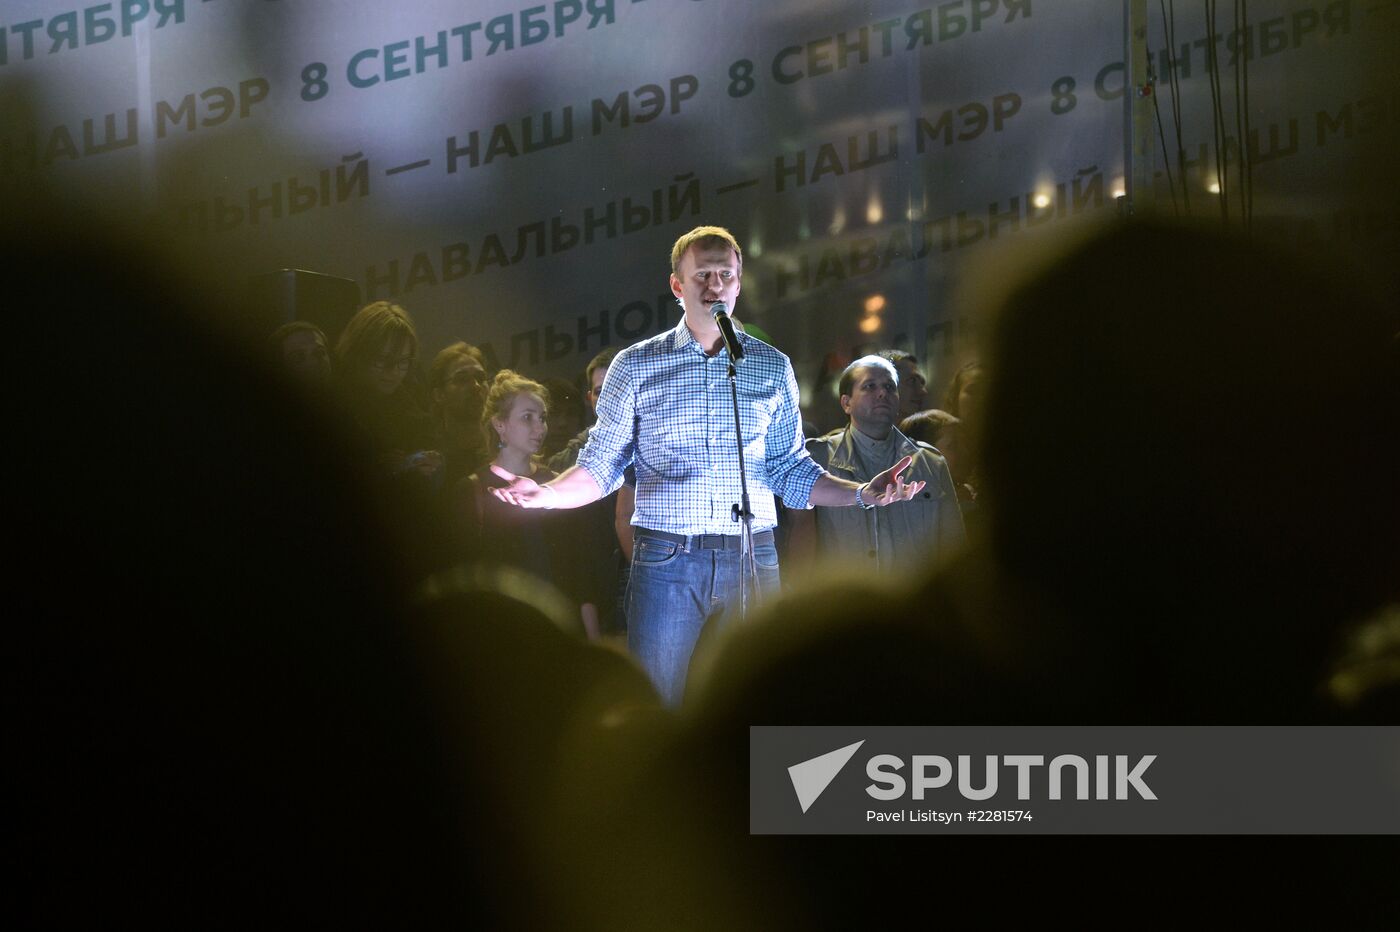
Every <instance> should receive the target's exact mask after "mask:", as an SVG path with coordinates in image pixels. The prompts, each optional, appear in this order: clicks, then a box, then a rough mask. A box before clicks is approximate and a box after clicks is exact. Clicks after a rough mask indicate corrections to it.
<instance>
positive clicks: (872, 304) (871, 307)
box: [865, 294, 885, 314]
mask: <svg viewBox="0 0 1400 932" xmlns="http://www.w3.org/2000/svg"><path fill="white" fill-rule="evenodd" d="M884 309H885V296H884V295H882V294H873V295H871V296H870V297H868V298H866V299H865V313H867V314H878V313H880V312H881V311H883V310H884Z"/></svg>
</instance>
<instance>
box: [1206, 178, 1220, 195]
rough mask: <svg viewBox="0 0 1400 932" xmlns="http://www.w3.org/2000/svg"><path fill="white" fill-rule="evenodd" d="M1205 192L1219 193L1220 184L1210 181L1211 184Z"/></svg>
mask: <svg viewBox="0 0 1400 932" xmlns="http://www.w3.org/2000/svg"><path fill="white" fill-rule="evenodd" d="M1206 190H1207V191H1209V192H1210V193H1211V194H1219V193H1220V184H1219V182H1215V181H1212V182H1211V183H1210V185H1209V186H1208V187H1207V188H1206Z"/></svg>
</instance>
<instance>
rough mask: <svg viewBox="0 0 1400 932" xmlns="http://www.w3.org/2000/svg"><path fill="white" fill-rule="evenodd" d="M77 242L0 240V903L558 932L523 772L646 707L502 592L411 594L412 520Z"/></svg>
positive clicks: (184, 305)
mask: <svg viewBox="0 0 1400 932" xmlns="http://www.w3.org/2000/svg"><path fill="white" fill-rule="evenodd" d="M77 229H79V228H78V227H76V226H68V227H66V228H61V229H57V230H55V231H54V232H53V233H52V234H50V233H47V232H46V231H45V230H43V229H41V228H40V227H39V226H38V225H37V224H34V223H29V224H26V225H25V228H24V235H23V237H13V236H10V235H8V234H7V233H3V232H0V248H3V252H0V255H3V256H4V259H3V261H4V264H5V268H6V271H7V272H8V273H9V274H8V275H7V276H6V280H7V282H8V283H9V297H10V300H11V301H13V302H14V306H15V307H19V308H23V309H24V312H23V313H20V314H17V315H15V321H14V323H15V329H14V331H13V333H14V336H15V337H16V339H17V343H16V344H15V345H16V346H17V347H24V348H25V350H24V351H23V352H20V353H18V354H17V358H16V359H15V361H14V363H13V364H12V365H11V366H9V367H7V368H6V373H7V378H8V379H10V380H11V384H10V391H11V393H12V397H14V398H23V397H28V398H29V401H28V403H25V404H22V405H20V406H19V407H18V409H17V410H16V411H15V414H14V417H13V420H12V422H11V424H12V427H11V430H12V438H13V441H14V443H15V446H14V447H13V449H15V450H16V451H22V453H23V456H22V457H19V458H18V459H17V461H16V462H15V463H14V466H15V470H14V471H13V473H12V474H13V475H14V481H15V482H16V483H17V485H16V488H19V489H23V493H22V494H19V495H15V496H13V497H12V501H11V503H10V506H9V509H8V511H9V514H10V515H11V519H10V530H11V534H12V540H13V541H15V542H16V544H17V547H16V553H15V557H14V558H13V559H12V561H11V562H10V566H9V571H8V574H7V575H8V577H9V585H10V589H11V591H12V593H14V594H16V595H17V596H18V598H17V599H15V600H13V601H12V604H11V608H10V612H9V618H10V626H11V629H12V631H13V632H14V634H15V639H16V641H17V644H16V645H15V647H14V648H13V649H12V650H11V651H10V652H7V657H8V658H9V662H10V664H11V669H10V670H9V675H8V676H7V677H6V682H7V702H6V718H7V721H8V723H9V725H10V727H9V728H7V733H8V734H9V735H11V738H12V740H11V743H10V746H9V750H10V752H11V753H10V755H9V757H10V760H11V762H10V765H9V769H10V772H11V773H12V774H13V775H14V779H15V783H16V787H15V792H16V797H15V798H16V799H17V800H18V801H19V802H18V803H17V806H16V809H17V812H16V818H15V819H14V820H12V822H11V829H10V831H9V832H7V849H9V855H8V857H7V861H8V862H9V864H10V866H11V867H12V872H13V876H14V879H15V880H16V881H17V882H18V883H19V885H20V887H21V888H22V890H23V891H24V892H23V899H22V901H21V908H20V913H21V915H23V916H25V917H26V918H28V919H29V920H30V921H35V920H40V921H43V922H46V923H49V924H54V925H66V924H68V923H69V922H74V923H77V922H82V921H84V920H87V921H88V922H91V921H92V920H97V919H99V917H100V921H102V922H104V923H113V922H118V923H119V922H121V921H122V920H123V919H124V918H127V917H130V918H131V919H137V918H138V917H139V919H140V921H142V922H143V923H144V922H150V921H152V920H155V921H160V920H162V919H165V920H167V921H168V920H172V919H173V920H177V921H181V922H188V921H190V920H196V921H198V920H202V919H205V918H206V917H211V916H217V917H218V918H219V919H220V920H225V921H227V920H230V919H231V920H233V921H235V922H243V923H246V922H256V921H265V919H266V917H267V916H269V915H277V916H282V917H287V918H292V917H296V918H298V919H301V920H302V921H306V920H312V921H315V922H318V923H322V922H330V923H333V924H346V925H348V924H356V925H358V924H363V923H365V922H367V921H368V922H376V921H377V922H378V923H382V924H388V923H391V922H393V923H398V922H403V921H405V920H408V921H413V920H414V919H417V920H420V921H421V920H423V919H430V918H431V919H449V920H455V921H463V920H466V921H472V922H474V923H479V924H481V925H483V926H485V927H491V928H494V927H502V928H538V927H549V926H558V925H560V924H562V923H564V922H565V921H566V917H567V916H570V915H572V914H573V912H574V907H572V906H569V905H564V904H562V903H561V901H560V898H559V897H560V895H562V892H561V888H559V887H557V886H553V885H551V884H550V882H549V878H550V875H551V870H550V869H549V865H550V864H551V863H552V858H553V857H554V855H553V854H551V852H552V851H553V850H554V848H555V846H557V845H558V844H560V842H559V841H558V840H557V837H556V836H557V835H558V834H559V833H560V832H561V831H562V832H563V833H564V834H565V835H567V836H569V837H573V836H572V834H571V833H569V832H568V831H567V827H564V828H562V829H561V825H563V823H564V818H565V816H564V815H562V814H561V812H562V810H561V809H560V808H559V806H558V805H556V802H555V800H557V799H558V798H559V794H558V793H557V792H554V791H553V790H552V789H551V790H550V791H549V792H546V791H545V789H543V788H542V787H550V788H552V787H555V786H557V785H558V783H559V781H560V773H561V772H569V771H570V770H571V769H573V767H572V765H571V764H570V760H571V756H570V755H571V753H575V752H577V749H578V748H589V747H592V746H593V745H595V744H597V743H599V741H598V740H595V739H594V738H592V737H590V736H592V735H594V734H598V733H600V732H601V731H603V730H606V732H607V734H609V735H612V736H613V739H614V740H621V738H620V737H619V736H622V735H626V734H627V733H628V732H627V731H626V727H625V725H626V722H627V716H626V715H625V714H623V712H622V711H619V710H624V711H625V710H626V709H627V708H638V709H641V710H645V709H646V708H648V707H649V704H650V707H651V708H655V698H654V696H653V695H652V694H651V692H650V690H649V688H648V687H647V685H646V681H645V678H644V677H643V676H642V675H641V673H640V672H639V671H637V670H636V669H635V668H634V667H633V666H632V665H631V664H629V663H627V662H626V661H625V660H624V659H622V658H620V657H616V656H614V655H611V654H607V653H605V652H602V651H600V650H598V649H595V648H591V647H589V646H588V645H585V644H583V643H582V642H580V641H579V640H578V639H577V638H574V637H570V636H569V635H567V634H565V633H564V632H563V631H562V630H561V629H560V628H559V626H558V625H557V624H556V623H555V622H554V620H553V618H552V617H551V616H550V615H549V613H548V612H547V611H543V610H541V609H539V608H536V607H533V603H532V601H531V599H530V598H527V597H525V596H527V595H529V594H528V593H522V594H521V597H511V596H507V595H502V594H501V593H499V592H493V591H483V590H468V591H466V592H465V593H464V592H461V591H457V590H442V589H441V587H439V590H438V594H437V596H436V597H435V598H434V599H433V600H430V601H429V602H426V603H423V602H420V601H419V600H420V596H419V595H417V593H419V592H420V588H421V584H422V582H421V581H422V580H424V579H425V578H427V577H428V574H429V572H430V571H431V570H432V569H434V568H435V567H436V566H437V565H439V564H440V562H441V561H442V560H443V559H444V555H443V554H441V553H437V552H434V551H433V548H432V547H431V546H428V544H427V543H425V542H430V541H433V540H439V539H445V537H443V536H442V535H439V534H438V533H437V532H436V531H434V530H433V526H434V521H435V519H434V516H433V515H432V514H431V513H429V512H423V513H412V514H408V513H405V512H403V511H401V510H400V509H399V507H397V505H396V504H393V503H391V504H386V502H389V501H391V500H389V499H386V497H385V494H384V489H383V488H382V486H381V484H380V483H382V481H383V480H382V479H381V478H380V477H379V476H377V475H376V474H375V471H374V470H373V469H370V468H368V463H369V458H368V457H367V455H366V454H365V452H364V451H363V450H362V449H361V448H360V447H359V446H358V444H357V441H356V439H355V437H354V435H353V434H352V433H351V432H350V431H348V430H347V429H345V427H346V425H345V423H344V421H343V419H341V418H340V416H339V413H338V412H337V411H336V410H335V409H333V408H331V407H329V406H324V407H319V408H318V407H317V406H316V399H315V398H313V397H311V396H308V395H306V394H304V393H301V392H297V391H295V390H294V389H293V387H292V384H291V383H290V382H289V381H287V380H286V379H285V377H284V376H281V375H280V374H279V373H278V371H277V368H276V366H275V365H274V364H273V362H272V361H271V360H269V359H267V357H266V352H265V350H264V349H263V348H262V347H261V346H260V345H258V344H256V343H253V342H249V343H248V344H246V345H243V344H239V343H237V342H235V341H232V340H230V339H228V338H227V337H226V336H225V335H219V334H216V333H214V332H213V331H212V330H211V329H210V324H209V321H210V320H212V319H214V318H215V317H216V316H217V314H216V313H214V311H215V309H214V308H211V307H210V306H209V305H208V302H207V299H205V298H203V297H201V296H200V294H199V293H198V292H197V291H196V290H193V289H190V288H188V287H186V286H185V285H184V284H182V283H181V281H180V277H179V275H178V273H176V272H172V271H171V270H169V269H168V268H162V267H160V266H159V265H158V264H155V263H151V262H149V261H148V258H147V257H145V256H142V255H140V254H139V253H138V252H136V251H134V250H129V249H123V248H117V247H114V246H112V245H111V244H105V243H99V244H94V245H92V246H84V245H80V243H81V242H82V241H83V240H84V239H85V237H84V235H79V234H77V233H75V232H74V231H75V230H77ZM129 241H130V240H129ZM54 282H62V283H63V286H62V287H60V288H55V287H54V285H53V283H54ZM54 347H66V349H65V350H64V360H65V368H64V372H65V377H64V378H63V379H61V380H56V381H55V380H53V379H50V378H47V376H48V375H50V374H51V368H50V362H49V353H48V350H49V349H51V348H54ZM36 384H46V385H47V388H46V391H45V392H43V393H41V394H39V395H38V396H35V395H33V394H32V392H31V389H32V387H33V386H34V385H36ZM414 604H420V605H421V607H420V608H419V609H417V610H414V609H412V608H411V606H412V605H414ZM505 671H509V674H510V675H509V676H505V675H503V674H504V672H505ZM605 721H606V722H607V724H606V728H605V725H604V722H605ZM571 749H572V750H571ZM521 891H532V892H531V893H530V894H528V895H524V894H522V892H521Z"/></svg>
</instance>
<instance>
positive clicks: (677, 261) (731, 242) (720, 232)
mask: <svg viewBox="0 0 1400 932" xmlns="http://www.w3.org/2000/svg"><path fill="white" fill-rule="evenodd" d="M697 245H698V246H701V247H705V246H728V247H729V248H730V249H732V250H734V257H735V258H736V259H738V260H739V274H740V275H743V274H744V252H743V250H741V249H740V248H739V241H738V240H736V239H735V238H734V234H733V233H730V232H729V231H728V230H726V229H725V228H724V227H696V228H695V229H693V230H691V231H690V232H689V233H686V234H685V235H684V236H682V237H681V238H680V239H678V240H676V244H675V245H674V246H672V247H671V274H672V275H674V274H676V273H677V272H678V271H679V270H680V267H681V257H683V256H684V255H685V252H686V250H687V249H689V248H690V247H691V246H697Z"/></svg>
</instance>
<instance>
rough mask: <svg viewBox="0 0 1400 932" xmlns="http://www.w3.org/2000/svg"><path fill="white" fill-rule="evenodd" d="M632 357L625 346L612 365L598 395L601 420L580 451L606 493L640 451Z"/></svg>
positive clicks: (586, 467) (581, 465)
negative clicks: (638, 450)
mask: <svg viewBox="0 0 1400 932" xmlns="http://www.w3.org/2000/svg"><path fill="white" fill-rule="evenodd" d="M629 359H630V356H629V354H628V353H627V351H626V350H624V351H622V352H621V353H618V354H617V356H616V357H614V358H613V361H612V365H610V366H608V374H607V375H606V376H604V378H603V390H602V393H601V394H600V395H599V396H598V421H597V423H596V424H594V425H593V427H592V429H591V430H589V432H588V442H587V443H585V444H584V445H583V449H582V450H580V451H579V455H578V466H579V468H580V469H583V470H585V471H586V472H587V473H588V474H589V475H590V476H592V477H593V481H594V482H596V483H598V488H600V489H602V491H603V494H604V495H611V494H612V493H613V492H615V491H617V488H618V486H620V485H622V478H623V475H624V473H626V471H627V467H629V466H631V465H632V456H633V454H634V453H635V452H636V440H637V424H636V403H637V402H636V393H635V392H634V391H633V385H632V367H631V365H630V362H629Z"/></svg>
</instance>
